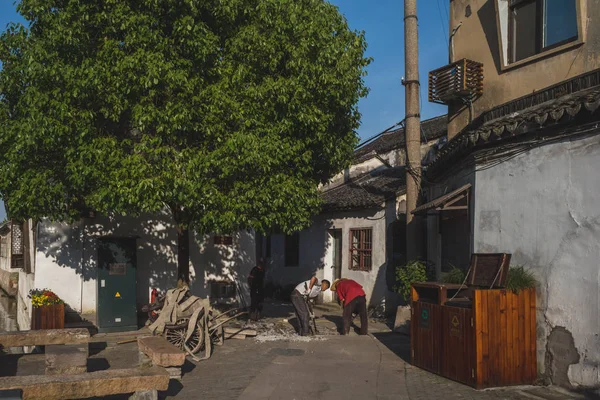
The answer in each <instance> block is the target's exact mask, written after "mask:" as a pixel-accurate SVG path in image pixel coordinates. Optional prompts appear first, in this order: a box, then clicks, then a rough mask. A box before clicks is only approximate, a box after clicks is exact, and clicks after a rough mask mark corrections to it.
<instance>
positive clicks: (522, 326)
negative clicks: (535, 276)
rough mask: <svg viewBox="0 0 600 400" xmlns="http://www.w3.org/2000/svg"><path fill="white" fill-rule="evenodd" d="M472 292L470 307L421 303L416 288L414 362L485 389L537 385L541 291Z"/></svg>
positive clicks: (413, 328)
mask: <svg viewBox="0 0 600 400" xmlns="http://www.w3.org/2000/svg"><path fill="white" fill-rule="evenodd" d="M472 294H473V298H472V299H473V300H472V303H471V304H470V305H469V307H454V306H448V305H437V304H431V303H425V302H422V301H419V297H418V290H416V289H415V288H414V287H413V302H412V307H413V310H412V311H413V314H412V322H411V329H412V331H411V357H412V363H413V364H414V365H415V366H418V367H421V368H423V369H426V370H428V371H431V372H435V373H438V374H440V375H442V376H445V377H447V378H449V379H452V380H456V381H459V382H462V383H465V384H467V385H470V386H473V387H476V388H479V389H481V388H486V387H494V386H506V385H521V384H531V383H533V382H534V381H535V379H536V378H537V358H536V294H535V289H534V288H532V289H525V290H521V291H520V292H519V293H515V292H512V291H510V290H506V289H473V290H472ZM423 310H426V313H427V319H428V322H427V323H425V324H423V323H422V315H421V314H420V313H422V312H423Z"/></svg>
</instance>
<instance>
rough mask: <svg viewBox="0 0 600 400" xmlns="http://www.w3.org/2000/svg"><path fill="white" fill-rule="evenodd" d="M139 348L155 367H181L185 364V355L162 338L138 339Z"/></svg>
mask: <svg viewBox="0 0 600 400" xmlns="http://www.w3.org/2000/svg"><path fill="white" fill-rule="evenodd" d="M138 347H139V349H140V351H141V352H143V353H145V354H146V355H147V356H148V357H149V358H150V359H151V360H152V364H154V365H158V366H161V367H180V366H182V365H183V363H184V362H185V353H184V352H183V351H182V350H180V349H178V348H177V347H175V346H173V345H172V344H171V343H169V342H167V340H166V339H165V338H163V337H161V336H148V337H143V338H138Z"/></svg>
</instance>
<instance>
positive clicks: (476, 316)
mask: <svg viewBox="0 0 600 400" xmlns="http://www.w3.org/2000/svg"><path fill="white" fill-rule="evenodd" d="M481 317H482V312H481V291H479V290H475V291H474V292H473V322H474V325H475V334H474V342H475V343H474V345H475V346H474V347H475V365H474V368H475V386H479V385H480V382H482V381H483V378H482V370H483V368H482V353H483V347H482V340H481V337H482V335H483V324H482V318H481Z"/></svg>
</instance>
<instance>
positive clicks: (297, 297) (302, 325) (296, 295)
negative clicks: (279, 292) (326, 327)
mask: <svg viewBox="0 0 600 400" xmlns="http://www.w3.org/2000/svg"><path fill="white" fill-rule="evenodd" d="M290 299H291V300H292V304H293V305H294V310H295V311H296V317H297V318H298V333H299V334H300V336H306V335H308V332H309V330H310V321H309V319H310V313H309V312H308V306H307V305H306V300H304V296H302V294H300V292H299V291H297V290H294V291H293V292H292V295H291V296H290Z"/></svg>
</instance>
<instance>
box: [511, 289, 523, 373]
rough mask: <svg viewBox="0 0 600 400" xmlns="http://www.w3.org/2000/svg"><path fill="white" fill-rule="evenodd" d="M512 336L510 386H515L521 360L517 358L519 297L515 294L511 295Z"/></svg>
mask: <svg viewBox="0 0 600 400" xmlns="http://www.w3.org/2000/svg"><path fill="white" fill-rule="evenodd" d="M512 299H513V300H512V336H513V340H514V342H513V349H512V359H513V366H514V368H513V371H512V377H513V381H512V384H516V383H517V382H518V380H519V371H520V370H521V358H520V356H519V342H520V338H519V297H518V296H517V295H515V294H512Z"/></svg>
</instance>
